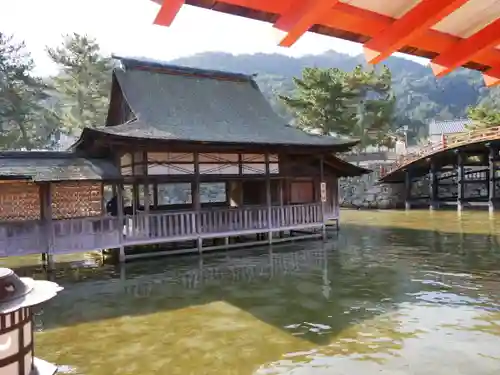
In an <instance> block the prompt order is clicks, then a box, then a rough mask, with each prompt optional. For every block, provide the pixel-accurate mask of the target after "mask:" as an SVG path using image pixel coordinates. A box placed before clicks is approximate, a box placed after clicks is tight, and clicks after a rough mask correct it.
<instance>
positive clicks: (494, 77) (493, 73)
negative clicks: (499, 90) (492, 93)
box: [483, 61, 500, 87]
mask: <svg viewBox="0 0 500 375" xmlns="http://www.w3.org/2000/svg"><path fill="white" fill-rule="evenodd" d="M483 79H484V84H485V85H486V86H487V87H493V86H496V85H498V84H500V61H499V64H498V66H496V67H494V68H491V69H489V70H487V71H486V72H485V73H483Z"/></svg>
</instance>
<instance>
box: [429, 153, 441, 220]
mask: <svg viewBox="0 0 500 375" xmlns="http://www.w3.org/2000/svg"><path fill="white" fill-rule="evenodd" d="M437 173H438V168H437V165H436V162H435V161H434V160H433V159H432V158H431V159H430V165H429V199H430V202H429V209H430V210H435V209H437V208H439V181H438V178H437Z"/></svg>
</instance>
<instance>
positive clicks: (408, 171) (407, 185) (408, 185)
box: [404, 168, 413, 210]
mask: <svg viewBox="0 0 500 375" xmlns="http://www.w3.org/2000/svg"><path fill="white" fill-rule="evenodd" d="M412 180H413V177H412V174H411V169H410V168H407V169H406V170H405V193H404V194H405V195H404V197H405V210H410V209H411V184H412Z"/></svg>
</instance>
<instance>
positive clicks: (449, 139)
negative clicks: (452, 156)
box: [381, 126, 500, 177]
mask: <svg viewBox="0 0 500 375" xmlns="http://www.w3.org/2000/svg"><path fill="white" fill-rule="evenodd" d="M499 138H500V126H494V127H491V128H484V129H475V130H471V131H469V132H464V133H458V134H450V135H443V137H442V139H441V141H440V142H438V143H433V144H429V145H426V146H424V147H422V148H420V149H418V151H416V152H412V153H408V154H406V155H402V156H400V157H399V158H398V160H396V161H395V162H394V164H392V165H391V166H390V167H389V168H387V169H385V170H383V171H381V177H384V176H386V175H388V174H389V173H391V172H393V171H395V170H397V169H400V168H402V167H404V166H405V165H408V164H411V163H413V162H414V161H416V160H418V159H421V158H423V157H425V156H430V155H432V154H435V153H437V152H439V151H443V150H446V149H452V148H456V147H460V146H463V145H466V144H469V143H476V142H482V141H489V140H495V139H499Z"/></svg>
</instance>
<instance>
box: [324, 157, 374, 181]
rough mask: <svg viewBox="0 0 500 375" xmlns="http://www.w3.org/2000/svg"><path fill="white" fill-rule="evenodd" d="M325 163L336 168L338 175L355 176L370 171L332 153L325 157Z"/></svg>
mask: <svg viewBox="0 0 500 375" xmlns="http://www.w3.org/2000/svg"><path fill="white" fill-rule="evenodd" d="M325 164H326V165H329V166H330V167H332V168H334V169H335V170H337V171H338V172H339V173H338V176H339V177H355V176H361V175H364V174H368V173H371V172H372V171H371V170H370V169H366V168H362V167H359V166H357V165H354V164H351V163H349V162H347V161H345V160H342V159H340V158H338V157H336V156H333V155H329V156H327V157H325Z"/></svg>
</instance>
